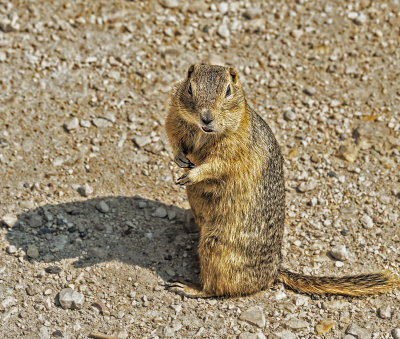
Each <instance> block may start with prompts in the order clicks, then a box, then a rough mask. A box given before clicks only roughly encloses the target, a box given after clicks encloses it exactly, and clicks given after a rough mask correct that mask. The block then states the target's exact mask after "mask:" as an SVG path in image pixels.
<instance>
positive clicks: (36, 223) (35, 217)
mask: <svg viewBox="0 0 400 339" xmlns="http://www.w3.org/2000/svg"><path fill="white" fill-rule="evenodd" d="M42 224H43V218H42V216H41V215H39V214H36V213H34V214H32V215H30V216H29V218H28V225H29V226H30V227H33V228H36V227H40V226H42Z"/></svg>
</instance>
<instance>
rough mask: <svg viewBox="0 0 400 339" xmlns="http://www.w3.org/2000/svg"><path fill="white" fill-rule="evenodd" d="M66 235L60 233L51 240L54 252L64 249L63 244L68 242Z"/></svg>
mask: <svg viewBox="0 0 400 339" xmlns="http://www.w3.org/2000/svg"><path fill="white" fill-rule="evenodd" d="M68 240H69V239H68V236H67V235H64V234H60V235H59V236H57V237H55V238H54V240H53V250H54V251H55V252H60V251H62V250H63V249H64V247H65V245H66V244H67V243H68Z"/></svg>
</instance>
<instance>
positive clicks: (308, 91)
mask: <svg viewBox="0 0 400 339" xmlns="http://www.w3.org/2000/svg"><path fill="white" fill-rule="evenodd" d="M316 91H317V90H316V89H315V88H314V87H306V88H305V89H304V90H303V92H304V94H307V95H308V96H310V97H312V96H313V95H314V94H315V93H316Z"/></svg>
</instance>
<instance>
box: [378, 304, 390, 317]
mask: <svg viewBox="0 0 400 339" xmlns="http://www.w3.org/2000/svg"><path fill="white" fill-rule="evenodd" d="M378 315H379V317H380V318H382V319H390V318H391V316H392V314H391V308H390V305H384V306H381V307H380V308H379V310H378Z"/></svg>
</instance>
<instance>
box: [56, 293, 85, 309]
mask: <svg viewBox="0 0 400 339" xmlns="http://www.w3.org/2000/svg"><path fill="white" fill-rule="evenodd" d="M59 301H60V304H61V307H62V308H64V309H71V310H73V309H80V308H82V306H83V303H84V301H85V297H84V296H83V294H81V293H79V292H77V291H75V290H73V289H72V288H64V289H63V290H62V291H61V292H60V294H59Z"/></svg>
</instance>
